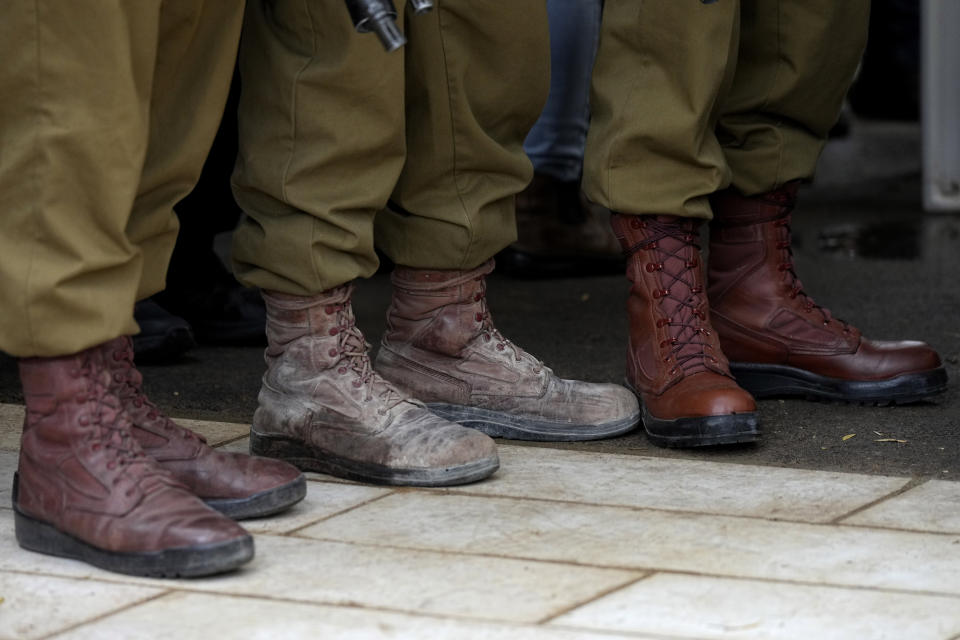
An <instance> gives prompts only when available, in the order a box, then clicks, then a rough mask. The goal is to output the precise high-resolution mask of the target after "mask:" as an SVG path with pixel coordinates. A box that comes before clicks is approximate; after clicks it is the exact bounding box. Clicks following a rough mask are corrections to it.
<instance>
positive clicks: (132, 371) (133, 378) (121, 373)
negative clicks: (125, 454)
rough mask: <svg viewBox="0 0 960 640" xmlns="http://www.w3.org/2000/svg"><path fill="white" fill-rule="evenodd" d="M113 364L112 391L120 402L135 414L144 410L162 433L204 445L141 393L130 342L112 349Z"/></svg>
mask: <svg viewBox="0 0 960 640" xmlns="http://www.w3.org/2000/svg"><path fill="white" fill-rule="evenodd" d="M111 357H112V358H113V362H114V364H113V365H112V366H111V367H110V369H111V370H112V376H113V378H112V379H113V383H114V384H113V390H114V392H115V393H116V395H117V397H119V398H120V400H121V402H123V403H124V404H125V405H129V406H131V407H133V409H135V410H136V411H137V412H140V411H142V410H143V409H146V412H145V413H144V415H145V417H146V419H147V420H159V422H160V426H161V428H162V429H163V430H164V431H167V432H170V433H174V434H175V433H179V434H180V435H181V437H183V439H184V440H199V441H200V442H203V443H206V441H207V439H206V438H204V437H203V436H201V435H200V434H197V433H194V432H193V431H190V430H189V429H184V428H182V427H180V426H178V425H177V424H176V423H175V422H174V421H173V420H171V419H170V418H168V417H167V416H166V415H164V413H163V412H162V411H160V409H159V408H157V405H155V404H153V402H151V401H150V399H149V398H147V396H146V394H145V393H144V392H143V387H142V384H143V376H142V375H141V374H140V372H139V371H137V368H136V366H135V365H134V362H133V357H134V354H133V345H132V343H131V342H130V340H126V341H125V342H124V346H123V347H122V348H117V349H114V351H113V355H112V356H111Z"/></svg>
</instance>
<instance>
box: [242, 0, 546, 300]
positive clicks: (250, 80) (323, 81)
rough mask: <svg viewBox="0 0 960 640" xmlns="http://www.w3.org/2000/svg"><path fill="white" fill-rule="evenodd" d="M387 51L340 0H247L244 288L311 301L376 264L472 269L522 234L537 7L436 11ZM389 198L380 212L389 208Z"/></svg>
mask: <svg viewBox="0 0 960 640" xmlns="http://www.w3.org/2000/svg"><path fill="white" fill-rule="evenodd" d="M404 4H405V3H404V2H402V1H401V0H397V2H396V5H397V8H398V9H399V10H400V11H401V17H400V23H401V24H403V25H404V27H405V33H406V36H407V39H408V44H407V45H406V46H405V47H404V48H403V49H401V50H399V51H395V52H392V53H386V52H384V51H383V49H382V48H381V46H380V43H379V41H378V40H377V38H376V37H375V36H373V35H372V34H357V33H355V32H354V30H353V27H352V25H351V24H350V21H349V16H348V14H347V11H346V9H345V7H344V5H343V1H342V0H307V1H304V0H296V1H293V0H254V1H252V2H251V3H250V5H249V7H248V10H247V16H246V19H245V24H244V33H243V42H242V45H241V52H240V69H241V78H242V86H243V90H242V94H241V104H240V157H239V159H238V163H237V169H236V171H235V173H234V194H235V196H236V199H237V202H238V203H239V204H240V205H241V207H242V208H243V209H244V211H245V213H246V216H245V217H244V219H243V220H242V221H241V223H240V226H239V227H238V229H237V231H236V233H235V235H234V248H233V258H234V265H235V271H236V273H237V275H238V277H239V278H240V279H241V281H243V282H244V283H245V284H248V285H251V286H258V287H262V288H265V289H271V290H275V291H281V292H284V293H289V294H294V295H311V294H315V293H317V292H320V291H323V290H326V289H329V288H331V287H335V286H338V285H340V284H343V283H344V282H348V281H350V280H353V279H355V278H358V277H366V276H369V275H371V274H372V273H373V272H374V271H375V270H376V268H377V256H376V253H375V251H374V246H375V245H376V246H378V247H379V248H380V249H381V250H382V251H383V252H384V253H385V254H386V255H387V256H389V257H390V258H391V259H392V260H393V261H394V262H396V263H398V264H402V265H406V266H410V267H416V268H431V269H469V268H473V267H475V266H477V265H479V264H481V263H482V262H484V261H485V260H487V259H488V258H490V257H491V256H492V255H493V254H495V253H496V252H497V251H499V250H500V249H501V248H503V247H505V246H506V245H508V244H509V243H510V242H512V241H513V240H514V239H515V237H516V230H515V222H514V216H513V213H514V205H513V201H514V195H515V194H516V193H517V192H519V191H520V190H522V189H523V187H524V186H526V184H527V182H529V180H530V177H531V176H532V169H531V167H530V163H529V161H528V159H527V158H526V156H525V155H524V153H523V149H522V145H523V140H524V138H525V136H526V134H527V131H528V130H529V129H530V127H531V126H532V125H533V123H534V122H535V121H536V119H537V116H538V115H539V113H540V110H541V108H542V107H543V103H544V101H545V99H546V95H547V91H548V84H549V43H548V31H547V23H546V12H545V7H544V3H543V1H542V0H510V1H509V2H507V1H499V2H494V1H492V0H488V1H481V0H435V5H436V6H435V8H434V9H433V11H432V12H430V13H428V14H425V15H422V16H413V15H412V12H410V13H411V15H406V16H404V15H403V14H404V7H403V5H404ZM388 202H389V205H390V206H389V207H387V205H388Z"/></svg>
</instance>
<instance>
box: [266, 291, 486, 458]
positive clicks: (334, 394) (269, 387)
mask: <svg viewBox="0 0 960 640" xmlns="http://www.w3.org/2000/svg"><path fill="white" fill-rule="evenodd" d="M351 292H352V286H350V285H345V286H341V287H337V288H335V289H331V290H329V291H327V292H324V293H322V294H319V295H316V296H309V297H303V296H292V295H286V294H282V293H276V292H266V291H265V292H264V293H263V297H264V300H265V301H266V305H267V340H268V347H267V350H266V353H265V358H266V362H267V372H266V373H265V374H264V376H263V386H262V388H261V390H260V396H259V401H260V406H259V408H258V409H257V410H256V412H255V414H254V419H253V425H254V429H255V430H256V431H257V432H258V433H262V434H267V435H276V436H284V437H288V438H293V439H296V440H299V441H301V442H304V443H307V444H309V445H310V446H311V447H312V448H313V449H314V450H316V451H317V452H318V455H320V454H322V453H323V452H329V453H331V454H334V455H336V456H338V457H342V458H347V459H350V460H355V461H360V462H366V463H373V464H379V465H382V466H386V467H392V468H406V469H410V468H417V469H434V468H444V467H450V466H456V465H463V464H469V463H471V462H475V461H478V460H483V459H489V458H496V445H495V444H494V442H493V440H491V439H490V438H489V437H487V436H486V435H484V434H482V433H480V432H478V431H475V430H472V429H466V428H464V427H461V426H460V425H457V424H454V423H451V422H448V421H446V420H444V419H442V418H440V417H439V416H436V415H434V414H433V413H431V412H430V411H428V410H427V409H426V408H425V407H424V406H423V404H422V403H420V402H417V401H416V400H412V399H411V398H409V397H408V396H407V395H406V394H404V393H403V392H401V391H400V390H399V389H397V388H396V387H395V386H393V385H392V384H390V383H389V382H387V381H386V380H384V379H383V378H381V377H380V376H379V375H378V374H377V373H376V372H375V371H374V370H373V368H372V366H371V365H370V361H369V356H368V349H369V345H368V344H367V343H366V342H365V341H364V339H363V336H362V334H360V332H359V330H358V329H357V328H356V326H355V320H354V317H353V310H352V307H351V304H350V295H351Z"/></svg>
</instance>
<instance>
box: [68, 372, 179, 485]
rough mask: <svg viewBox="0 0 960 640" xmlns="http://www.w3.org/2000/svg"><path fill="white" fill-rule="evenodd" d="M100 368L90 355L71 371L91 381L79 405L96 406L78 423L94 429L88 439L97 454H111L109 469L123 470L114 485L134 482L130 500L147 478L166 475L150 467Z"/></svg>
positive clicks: (82, 416)
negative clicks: (137, 487)
mask: <svg viewBox="0 0 960 640" xmlns="http://www.w3.org/2000/svg"><path fill="white" fill-rule="evenodd" d="M98 369H99V367H97V366H96V365H95V363H94V362H92V359H91V358H90V357H89V356H88V357H87V358H85V359H84V361H83V362H82V363H81V365H80V366H79V367H78V368H76V369H74V370H73V371H72V372H71V373H72V374H73V375H74V376H75V377H81V378H83V379H85V380H86V381H87V382H88V385H87V388H86V389H85V391H82V392H80V393H79V394H78V395H77V396H76V397H75V400H76V401H77V402H78V403H92V404H91V409H92V410H91V412H90V413H88V414H86V413H85V414H81V415H80V416H79V417H78V422H79V424H80V425H81V426H83V427H89V428H90V431H89V433H88V436H87V439H88V440H90V441H92V442H93V444H91V446H90V448H91V449H92V450H93V451H101V450H102V451H105V453H106V454H107V463H106V467H107V469H108V470H110V471H115V470H117V469H119V470H120V472H119V473H117V474H116V475H115V476H114V478H113V481H112V484H113V485H114V486H116V485H119V484H120V483H121V481H122V479H123V477H125V476H128V477H130V479H131V480H132V481H133V482H132V483H131V486H130V487H129V488H128V489H127V491H126V495H127V496H128V497H129V496H131V495H133V492H134V491H135V486H136V484H137V482H138V481H140V480H142V479H143V478H145V477H146V476H150V475H159V476H163V475H165V474H164V472H163V471H162V470H160V469H159V468H155V467H152V466H151V465H149V464H148V463H149V458H148V457H147V455H146V453H144V451H143V449H142V448H141V447H140V444H139V443H138V442H137V440H136V438H134V437H133V433H132V431H131V425H130V420H129V418H128V417H127V416H126V415H125V414H124V413H123V410H122V409H121V408H120V400H119V398H117V397H116V396H115V395H113V394H112V393H111V390H110V389H109V388H108V386H107V385H105V384H104V382H103V380H102V378H101V377H100V376H101V375H102V374H101V373H99V371H98ZM111 400H112V402H111Z"/></svg>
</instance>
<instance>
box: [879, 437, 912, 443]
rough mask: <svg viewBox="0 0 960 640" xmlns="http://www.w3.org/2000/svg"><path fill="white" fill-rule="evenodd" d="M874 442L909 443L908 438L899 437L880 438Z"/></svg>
mask: <svg viewBox="0 0 960 640" xmlns="http://www.w3.org/2000/svg"><path fill="white" fill-rule="evenodd" d="M874 442H899V443H901V444H907V441H906V440H898V439H897V438H880V439H879V440H874Z"/></svg>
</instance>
